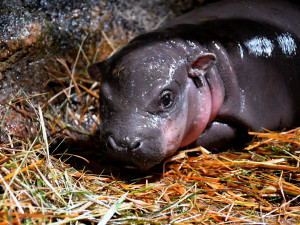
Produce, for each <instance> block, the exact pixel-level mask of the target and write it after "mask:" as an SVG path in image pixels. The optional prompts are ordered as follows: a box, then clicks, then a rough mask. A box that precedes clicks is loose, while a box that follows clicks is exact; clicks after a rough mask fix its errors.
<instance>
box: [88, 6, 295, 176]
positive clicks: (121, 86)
mask: <svg viewBox="0 0 300 225" xmlns="http://www.w3.org/2000/svg"><path fill="white" fill-rule="evenodd" d="M299 18H300V9H299V7H298V6H297V5H293V4H292V3H288V2H284V1H240V0H239V1H226V2H225V3H224V2H219V3H214V4H211V5H207V6H205V7H202V8H200V9H198V10H195V11H193V12H191V13H188V14H186V15H184V16H182V17H179V18H178V19H176V20H174V21H173V22H172V24H170V25H168V26H165V27H163V28H160V29H158V30H154V31H152V32H150V33H147V34H143V35H140V36H138V37H136V38H135V39H133V40H132V41H131V42H130V43H129V44H128V45H127V46H125V47H124V48H123V49H121V50H120V51H119V52H117V53H116V54H114V55H113V56H112V57H110V58H108V59H107V60H104V61H102V62H99V63H94V64H91V65H89V67H88V73H89V74H90V76H91V77H92V78H94V79H95V80H98V81H100V82H101V85H100V120H101V121H100V130H101V141H103V143H105V145H106V146H107V150H106V151H107V153H108V155H110V156H111V157H112V158H114V159H116V160H117V161H119V162H124V163H125V165H129V166H132V167H136V168H139V169H142V170H147V169H149V168H151V167H153V166H155V165H156V164H159V163H160V162H162V161H163V160H164V159H166V158H167V157H169V156H171V155H172V154H174V153H175V152H176V151H177V150H178V149H179V148H182V147H185V146H190V147H195V146H200V145H201V146H204V147H205V148H208V149H215V148H218V149H219V148H222V147H224V146H229V145H231V144H233V143H236V142H241V141H243V140H244V139H243V138H244V137H246V136H247V132H248V131H259V130H261V128H262V127H264V128H266V129H270V130H281V129H284V128H291V127H294V126H299V115H300V108H299V106H300V104H299V96H300V79H299V72H300V69H299V68H300V67H299V65H300V58H299V54H300V53H299V51H300V20H299Z"/></svg>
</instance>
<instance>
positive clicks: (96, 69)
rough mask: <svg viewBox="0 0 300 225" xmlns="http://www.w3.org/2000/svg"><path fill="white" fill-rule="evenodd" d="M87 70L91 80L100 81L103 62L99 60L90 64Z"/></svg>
mask: <svg viewBox="0 0 300 225" xmlns="http://www.w3.org/2000/svg"><path fill="white" fill-rule="evenodd" d="M87 71H88V73H89V75H90V77H91V78H92V79H93V80H95V81H100V80H101V78H102V74H103V63H102V62H99V63H93V64H90V65H89V66H88V68H87Z"/></svg>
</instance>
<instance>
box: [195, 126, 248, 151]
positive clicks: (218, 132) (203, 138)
mask: <svg viewBox="0 0 300 225" xmlns="http://www.w3.org/2000/svg"><path fill="white" fill-rule="evenodd" d="M245 136H246V135H245V133H244V132H241V131H240V130H238V129H237V128H235V127H233V126H230V125H228V124H226V123H222V122H217V121H213V122H212V123H210V124H209V125H208V127H207V128H206V130H205V131H204V133H202V134H201V135H200V136H199V137H198V138H197V140H196V141H195V142H194V143H192V144H191V146H192V147H196V146H203V147H204V148H208V149H209V150H218V149H219V148H224V147H228V146H229V145H230V144H231V143H233V142H232V141H236V142H240V141H241V140H240V139H243V140H244V139H245Z"/></svg>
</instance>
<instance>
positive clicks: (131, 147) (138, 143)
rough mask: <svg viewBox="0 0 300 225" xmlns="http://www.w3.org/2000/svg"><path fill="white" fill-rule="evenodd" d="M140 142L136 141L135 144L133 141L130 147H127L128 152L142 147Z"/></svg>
mask: <svg viewBox="0 0 300 225" xmlns="http://www.w3.org/2000/svg"><path fill="white" fill-rule="evenodd" d="M142 144H143V143H142V142H141V141H139V140H136V141H135V142H134V141H133V142H132V143H131V144H130V145H129V150H131V151H134V150H137V149H140V148H141V146H142Z"/></svg>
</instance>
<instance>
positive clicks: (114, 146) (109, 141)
mask: <svg viewBox="0 0 300 225" xmlns="http://www.w3.org/2000/svg"><path fill="white" fill-rule="evenodd" d="M106 145H107V147H108V148H109V149H111V150H115V151H116V150H118V146H117V144H116V142H115V140H114V139H113V138H112V137H111V136H109V137H108V138H107V143H106Z"/></svg>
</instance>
